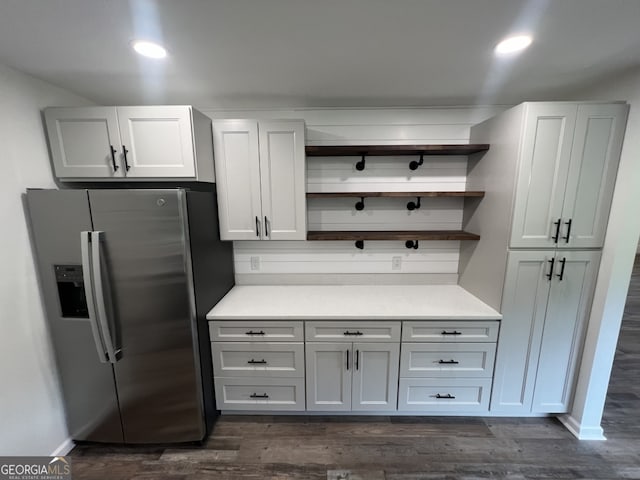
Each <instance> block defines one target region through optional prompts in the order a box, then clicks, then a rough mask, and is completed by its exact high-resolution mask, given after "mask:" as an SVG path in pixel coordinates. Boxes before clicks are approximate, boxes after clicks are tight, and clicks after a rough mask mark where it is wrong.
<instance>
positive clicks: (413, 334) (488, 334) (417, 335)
mask: <svg viewBox="0 0 640 480" xmlns="http://www.w3.org/2000/svg"><path fill="white" fill-rule="evenodd" d="M499 325H500V322H497V321H455V320H451V321H436V322H429V321H423V322H402V341H403V342H495V341H497V340H498V328H499Z"/></svg>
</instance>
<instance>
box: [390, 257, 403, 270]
mask: <svg viewBox="0 0 640 480" xmlns="http://www.w3.org/2000/svg"><path fill="white" fill-rule="evenodd" d="M401 268H402V257H391V270H400V269H401Z"/></svg>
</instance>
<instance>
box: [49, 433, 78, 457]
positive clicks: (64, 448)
mask: <svg viewBox="0 0 640 480" xmlns="http://www.w3.org/2000/svg"><path fill="white" fill-rule="evenodd" d="M75 446H76V444H75V443H73V440H71V437H69V438H67V439H66V440H65V441H64V442H62V443H61V444H60V445H58V448H56V449H55V450H54V451H53V452H52V453H51V455H49V456H50V457H64V456H65V455H67V454H68V453H69V452H70V451H71V450H73V447H75Z"/></svg>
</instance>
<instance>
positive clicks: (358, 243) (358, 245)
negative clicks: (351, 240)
mask: <svg viewBox="0 0 640 480" xmlns="http://www.w3.org/2000/svg"><path fill="white" fill-rule="evenodd" d="M356 248H359V249H360V250H362V249H363V248H364V240H356Z"/></svg>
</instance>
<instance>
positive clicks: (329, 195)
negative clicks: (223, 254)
mask: <svg viewBox="0 0 640 480" xmlns="http://www.w3.org/2000/svg"><path fill="white" fill-rule="evenodd" d="M340 197H356V198H363V197H364V198H369V197H412V198H413V197H484V192H480V191H469V192H307V198H340Z"/></svg>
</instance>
